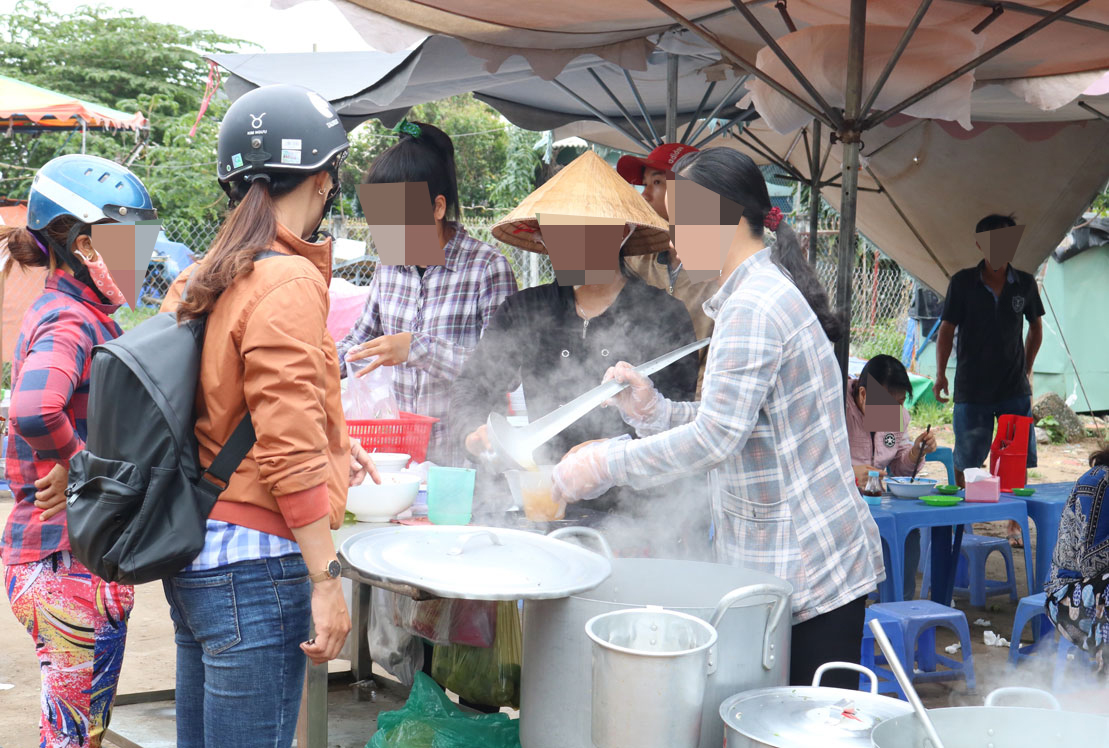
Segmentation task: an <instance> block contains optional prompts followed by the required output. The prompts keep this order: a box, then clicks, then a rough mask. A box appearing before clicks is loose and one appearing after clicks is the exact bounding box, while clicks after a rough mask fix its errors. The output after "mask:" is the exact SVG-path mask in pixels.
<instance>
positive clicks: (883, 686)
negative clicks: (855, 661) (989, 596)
mask: <svg viewBox="0 0 1109 748" xmlns="http://www.w3.org/2000/svg"><path fill="white" fill-rule="evenodd" d="M875 618H876V619H877V620H879V621H881V623H882V626H883V627H884V628H885V629H886V635H887V636H889V638H890V640H891V642H893V644H894V649H895V651H896V652H897V656H898V657H899V658H901V661H902V664H903V665H906V670H908V671H910V672H909V677H910V678H911V679H912V681H913V682H914V683H916V682H926V683H931V682H935V681H943V680H955V679H958V678H962V679H964V680H965V681H966V684H967V688H968V689H971V690H973V689H974V685H975V682H974V655H973V654H972V652H971V641H970V627H969V626H968V625H967V618H966V616H965V615H964V614H963V612H962V611H961V610H956V609H954V608H949V607H947V606H946V605H940V604H939V603H935V602H932V601H931V600H908V601H905V602H900V603H878V604H877V605H871V606H870V607H869V608H867V611H866V620H867V621H870V620H871V619H875ZM939 626H942V627H944V628H947V629H950V630H951V631H954V632H955V633H956V634H957V635H958V636H959V643H960V644H961V645H962V654H963V658H962V660H955V659H952V658H950V657H947V656H945V655H941V654H939V653H938V652H937V651H936V628H937V627H939ZM867 631H869V627H868V628H866V629H864V633H863V650H862V652H860V655H861V657H860V659H861V660H862V662H863V664H864V665H866V664H867V663H868V662H869V663H871V665H868V667H871V669H872V670H874V671H875V672H877V673H878V674H879V685H878V690H879V692H880V693H896V694H897V695H898V697H899V698H904V694H903V693H902V692H901V689H900V688H897V687H896V686H897V684H896V681H895V679H894V677H893V673H892V672H891V671H890V670H889V669H888V668H886V667H883V666H884V665H885V663H886V659H885V657H883V656H882V655H881V654H879V653H876V652H875V651H874V640H873V638H868V637H867V636H866V632H867ZM941 665H942V666H943V667H945V668H947V669H945V670H941V669H940V666H941ZM887 681H888V682H887Z"/></svg>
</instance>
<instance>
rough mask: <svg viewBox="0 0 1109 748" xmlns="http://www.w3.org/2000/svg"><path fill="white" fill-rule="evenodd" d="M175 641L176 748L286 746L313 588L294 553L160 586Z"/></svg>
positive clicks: (301, 679) (298, 687)
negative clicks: (170, 617) (162, 588)
mask: <svg viewBox="0 0 1109 748" xmlns="http://www.w3.org/2000/svg"><path fill="white" fill-rule="evenodd" d="M163 587H164V589H165V593H166V600H167V601H168V602H169V609H170V615H171V616H172V618H173V627H174V630H175V632H176V635H175V640H176V642H177V745H178V746H179V748H220V747H221V746H232V745H233V746H236V748H289V746H291V745H292V742H293V737H294V736H295V734H296V724H297V714H298V711H299V709H300V697H301V693H302V689H303V687H304V671H305V655H304V653H303V652H302V651H301V650H300V644H301V643H302V642H304V641H307V639H308V630H309V623H310V621H311V614H312V611H311V596H312V584H311V582H310V581H309V580H308V567H307V566H305V564H304V559H303V558H301V557H300V556H299V555H296V556H282V557H281V558H271V559H262V560H258V561H243V562H240V563H237V564H229V565H227V566H222V567H220V568H217V569H209V570H206V571H190V572H182V573H181V574H178V575H177V576H175V577H172V578H170V579H167V580H165V581H164V582H163Z"/></svg>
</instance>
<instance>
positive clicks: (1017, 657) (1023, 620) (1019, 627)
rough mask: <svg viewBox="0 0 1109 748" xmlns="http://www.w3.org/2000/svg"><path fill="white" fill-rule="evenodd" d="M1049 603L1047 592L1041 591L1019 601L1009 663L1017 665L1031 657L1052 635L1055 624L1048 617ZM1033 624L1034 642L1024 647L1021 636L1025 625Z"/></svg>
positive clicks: (1014, 620) (1014, 621)
mask: <svg viewBox="0 0 1109 748" xmlns="http://www.w3.org/2000/svg"><path fill="white" fill-rule="evenodd" d="M1046 604H1047V593H1046V592H1040V593H1037V594H1035V595H1029V596H1028V597H1022V598H1021V599H1020V602H1019V603H1017V614H1016V616H1015V617H1014V618H1013V636H1012V638H1011V639H1010V640H1009V641H1010V646H1009V663H1010V664H1012V665H1016V664H1018V663H1020V662H1023V661H1024V660H1026V659H1028V658H1029V657H1031V656H1032V655H1033V654H1034V653H1035V652H1036V650H1037V649H1038V648H1039V647H1040V646H1041V645H1042V644H1043V643H1044V642H1043V640H1044V639H1047V638H1049V637H1051V635H1052V634H1053V633H1054V631H1055V626H1054V625H1053V624H1052V623H1051V619H1050V618H1048V617H1047V611H1046V610H1045V609H1044V605H1046ZM1029 623H1031V624H1032V644H1029V645H1027V646H1024V647H1022V646H1021V645H1020V636H1021V634H1023V633H1024V627H1025V626H1027V625H1028V624H1029Z"/></svg>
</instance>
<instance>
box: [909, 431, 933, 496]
mask: <svg viewBox="0 0 1109 748" xmlns="http://www.w3.org/2000/svg"><path fill="white" fill-rule="evenodd" d="M930 433H932V424H928V430H927V431H925V432H924V434H925V436H927V435H928V434H930ZM922 462H924V445H923V444H921V445H920V454H918V455H917V456H916V465H915V466H913V477H911V478H909V483H912V482H914V481H915V480H916V474H917V471H919V470H920V463H922Z"/></svg>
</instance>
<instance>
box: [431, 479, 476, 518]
mask: <svg viewBox="0 0 1109 748" xmlns="http://www.w3.org/2000/svg"><path fill="white" fill-rule="evenodd" d="M476 477H477V471H476V470H471V469H470V468H452V467H433V468H430V469H429V470H428V472H427V518H428V520H430V521H431V523H432V524H433V525H468V524H470V519H471V518H472V517H471V515H472V513H473V509H474V479H475V478H476Z"/></svg>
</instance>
